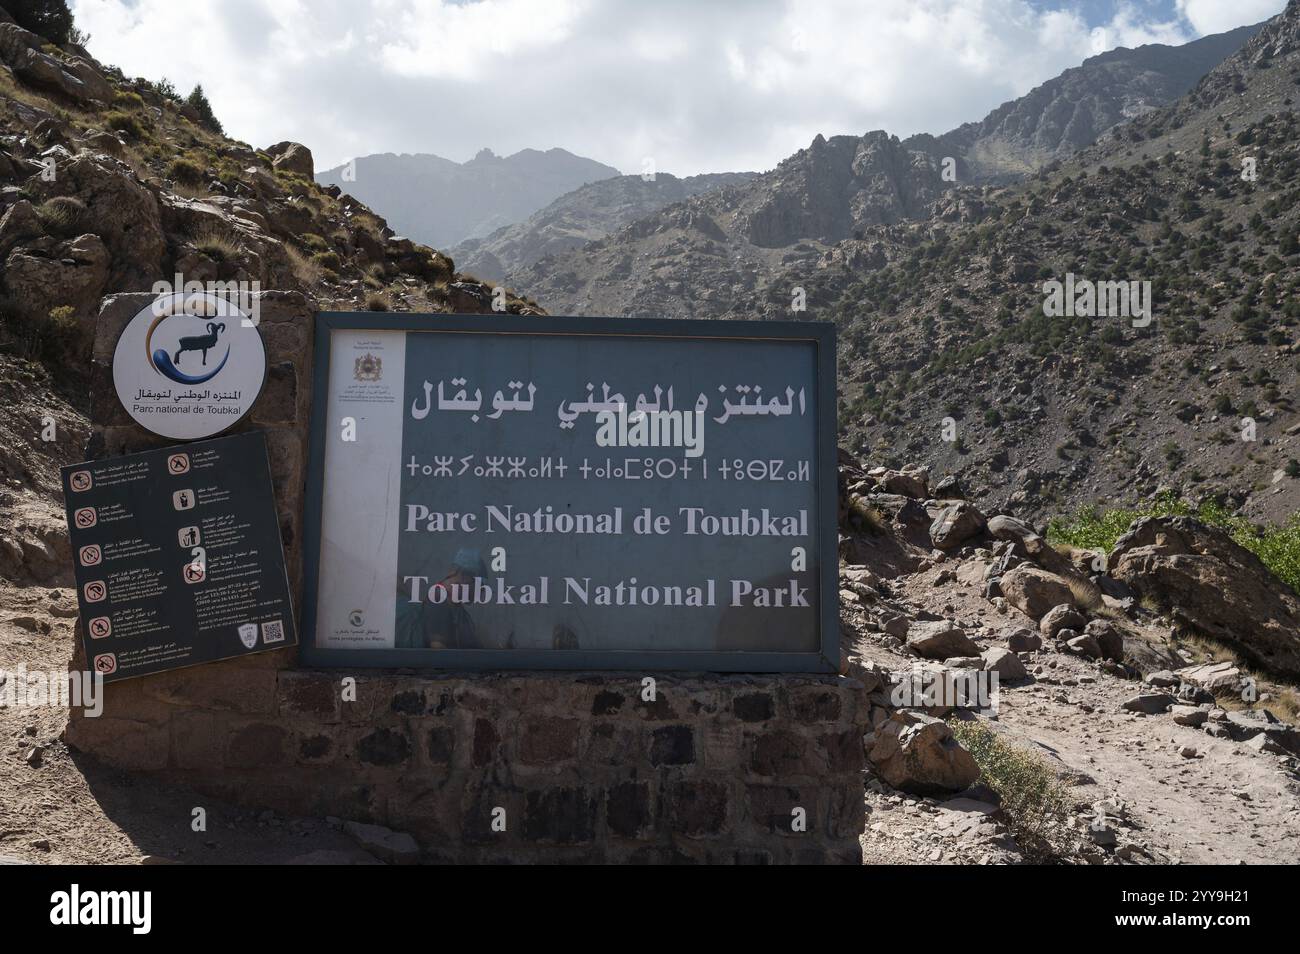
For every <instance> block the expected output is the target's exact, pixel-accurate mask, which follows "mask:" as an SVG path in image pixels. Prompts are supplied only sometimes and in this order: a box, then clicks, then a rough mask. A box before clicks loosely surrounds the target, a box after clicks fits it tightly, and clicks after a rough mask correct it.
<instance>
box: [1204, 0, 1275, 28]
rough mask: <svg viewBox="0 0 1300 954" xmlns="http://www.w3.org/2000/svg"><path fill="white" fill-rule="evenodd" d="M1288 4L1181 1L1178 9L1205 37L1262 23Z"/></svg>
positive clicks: (1239, 0)
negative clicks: (1249, 24)
mask: <svg viewBox="0 0 1300 954" xmlns="http://www.w3.org/2000/svg"><path fill="white" fill-rule="evenodd" d="M1285 7H1286V0H1178V12H1179V13H1181V14H1182V15H1183V16H1185V17H1187V21H1188V22H1189V23H1191V25H1192V26H1193V27H1195V28H1196V32H1197V33H1198V34H1200V35H1202V36H1204V35H1205V34H1207V33H1223V32H1225V31H1227V30H1233V29H1236V28H1237V27H1239V26H1245V25H1247V24H1248V23H1259V22H1260V21H1261V20H1267V19H1268V18H1269V17H1272V16H1276V15H1277V14H1279V13H1281V12H1282V10H1283V8H1285Z"/></svg>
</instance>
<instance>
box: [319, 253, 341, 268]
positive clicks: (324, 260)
mask: <svg viewBox="0 0 1300 954" xmlns="http://www.w3.org/2000/svg"><path fill="white" fill-rule="evenodd" d="M311 260H312V261H313V262H315V263H316V264H317V265H319V266H320V267H321V268H324V269H328V270H329V271H331V272H337V271H338V270H339V269H340V268H342V267H343V260H342V259H340V258H339V253H338V252H317V253H316V254H315V255H313V256H312V257H311Z"/></svg>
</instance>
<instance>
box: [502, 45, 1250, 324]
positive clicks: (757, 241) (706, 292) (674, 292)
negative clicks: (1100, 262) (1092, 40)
mask: <svg viewBox="0 0 1300 954" xmlns="http://www.w3.org/2000/svg"><path fill="white" fill-rule="evenodd" d="M1258 30H1259V27H1258V26H1251V27H1242V28H1240V29H1238V30H1233V31H1231V32H1229V33H1224V34H1220V35H1216V36H1211V37H1205V38H1203V39H1201V40H1197V41H1195V42H1193V43H1189V44H1186V45H1184V46H1180V47H1171V46H1165V45H1162V44H1151V45H1147V46H1142V47H1139V48H1138V49H1136V50H1129V49H1126V48H1119V49H1116V50H1112V51H1110V52H1108V53H1105V54H1102V55H1100V56H1095V57H1092V58H1090V59H1088V60H1086V61H1085V62H1084V63H1083V64H1082V65H1081V66H1079V67H1076V68H1074V69H1071V70H1067V71H1066V72H1065V73H1063V74H1062V75H1061V76H1059V77H1057V78H1055V79H1053V80H1050V81H1049V82H1047V83H1044V84H1042V85H1041V86H1039V87H1037V88H1036V89H1034V90H1032V91H1031V92H1029V93H1028V94H1026V95H1025V96H1023V97H1021V98H1020V99H1018V100H1014V101H1012V102H1009V103H1005V104H1003V105H1002V106H1000V107H998V108H997V109H996V110H994V111H993V112H992V113H990V114H989V115H988V116H987V117H985V119H984V120H982V121H981V122H979V123H968V124H966V125H964V126H961V127H958V128H957V129H955V130H952V131H951V132H948V133H945V134H943V135H940V136H931V135H918V136H912V137H910V138H908V139H905V140H900V139H898V138H897V137H896V136H891V135H889V134H888V133H887V132H884V131H880V130H877V131H873V132H869V133H867V134H866V135H864V136H832V137H830V138H829V139H827V138H825V137H823V136H820V135H819V136H818V137H817V138H816V139H815V140H814V141H813V142H812V144H811V145H810V146H809V147H808V148H807V149H802V150H800V151H799V152H797V153H795V154H794V155H793V156H790V157H789V158H788V159H785V160H784V161H782V162H781V163H780V164H779V165H778V166H777V168H776V169H774V170H773V171H771V172H769V173H766V174H764V175H761V176H757V177H755V178H754V179H752V180H751V181H750V182H748V183H747V184H744V185H740V186H737V187H735V188H731V189H721V190H718V191H717V192H714V193H708V194H705V195H701V196H697V197H695V198H693V199H689V200H687V202H686V208H684V209H683V208H678V207H677V206H669V207H667V208H665V209H663V210H662V211H660V212H658V213H656V214H655V215H650V216H646V217H645V218H644V219H642V220H641V221H638V222H636V223H635V224H634V225H630V226H629V227H627V228H626V229H625V230H624V231H622V232H619V233H616V234H614V235H611V236H609V238H608V240H606V241H598V242H593V243H591V244H590V245H588V246H585V247H583V248H580V249H576V250H574V251H573V252H570V253H569V254H567V255H566V254H561V255H557V256H556V257H555V259H554V260H551V261H547V262H544V263H538V264H535V265H533V266H531V267H530V266H528V265H524V266H523V267H520V268H516V269H515V271H513V272H511V273H510V274H509V276H508V278H509V281H510V283H511V284H512V285H514V286H518V287H524V288H528V289H530V291H531V292H532V293H533V294H536V295H540V296H543V297H544V298H545V299H546V300H547V301H548V302H550V307H551V308H552V310H553V311H556V312H557V313H558V312H563V313H566V314H580V313H589V314H615V315H650V314H659V315H668V316H677V317H717V316H720V315H722V314H725V313H726V312H727V308H725V307H722V305H723V303H724V302H726V301H727V299H728V296H729V294H730V293H731V292H737V291H753V290H754V289H756V288H758V287H760V286H762V285H763V284H765V280H766V279H767V278H768V277H769V276H770V275H771V274H772V272H773V271H774V270H779V267H780V266H783V265H788V264H791V263H797V262H802V261H809V260H811V259H812V258H815V257H816V255H817V254H818V250H817V249H816V248H814V247H813V245H817V246H821V247H823V248H824V247H825V246H828V245H832V244H834V243H836V242H840V241H843V240H846V239H852V238H855V237H860V236H861V235H862V234H863V233H864V231H865V230H867V229H870V228H872V227H874V226H880V225H890V224H894V223H898V222H904V221H916V220H924V219H927V218H929V217H930V216H931V215H932V213H933V204H934V202H935V201H936V200H937V199H938V198H939V197H940V196H941V195H943V194H944V193H945V192H947V191H949V190H950V189H951V188H952V187H953V186H954V185H956V184H972V183H974V184H984V183H990V184H991V183H1005V182H1010V181H1016V180H1019V179H1022V178H1024V177H1025V176H1026V175H1028V174H1030V173H1032V172H1034V171H1036V170H1038V169H1040V168H1042V167H1044V166H1045V165H1047V164H1048V163H1050V162H1053V161H1056V160H1059V159H1062V158H1065V157H1068V156H1070V155H1071V154H1073V153H1074V152H1076V151H1077V150H1079V149H1081V148H1082V147H1084V146H1087V145H1089V144H1090V143H1092V142H1094V141H1096V140H1097V139H1098V138H1100V137H1102V136H1103V135H1105V134H1106V133H1107V132H1108V131H1109V130H1111V129H1112V128H1114V127H1115V126H1116V124H1118V123H1122V122H1124V121H1126V120H1128V119H1131V118H1132V117H1134V116H1137V115H1141V114H1142V113H1144V112H1146V111H1148V110H1151V109H1154V108H1156V107H1158V106H1164V105H1168V104H1170V103H1172V102H1173V101H1175V100H1176V99H1177V98H1178V97H1179V96H1181V95H1182V94H1184V93H1186V92H1187V91H1188V90H1189V89H1190V88H1191V87H1192V86H1193V85H1194V84H1195V83H1196V81H1197V80H1199V79H1200V77H1202V76H1204V75H1205V74H1206V73H1207V72H1208V71H1209V70H1210V69H1211V68H1213V67H1214V66H1215V65H1216V64H1218V63H1220V62H1221V61H1222V60H1223V59H1224V58H1225V57H1226V56H1227V55H1228V54H1229V53H1231V52H1232V51H1234V50H1235V49H1237V48H1238V47H1240V46H1241V44H1242V43H1244V42H1245V41H1246V40H1247V39H1249V38H1250V37H1252V36H1253V35H1254V34H1255V33H1256V32H1257V31H1258ZM946 160H951V163H950V164H947V167H948V169H949V171H950V173H951V174H950V175H948V176H947V177H945V167H946ZM954 180H955V181H954ZM683 223H685V227H683ZM808 243H813V245H809V244H808ZM632 261H639V262H646V263H649V267H648V268H646V269H643V270H638V274H633V273H632V272H631V271H630V270H629V269H628V263H630V262H632ZM688 262H689V263H692V264H695V263H698V264H699V265H701V266H703V274H701V275H699V276H698V279H697V278H695V277H693V276H691V275H690V274H689V268H688V267H687V263H688ZM643 278H644V281H643ZM661 279H662V280H661ZM692 289H694V291H692Z"/></svg>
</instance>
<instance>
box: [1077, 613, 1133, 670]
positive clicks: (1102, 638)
mask: <svg viewBox="0 0 1300 954" xmlns="http://www.w3.org/2000/svg"><path fill="white" fill-rule="evenodd" d="M1083 632H1084V634H1085V635H1089V636H1095V637H1096V639H1097V645H1098V646H1099V647H1100V648H1101V655H1102V658H1104V659H1110V660H1112V661H1114V662H1121V661H1123V659H1124V635H1123V634H1122V633H1121V632H1120V631H1119V630H1118V629H1117V628H1116V627H1115V625H1114V624H1113V623H1110V622H1108V621H1106V620H1104V619H1094V620H1093V621H1092V622H1091V623H1089V624H1088V625H1087V626H1085V627H1084V628H1083Z"/></svg>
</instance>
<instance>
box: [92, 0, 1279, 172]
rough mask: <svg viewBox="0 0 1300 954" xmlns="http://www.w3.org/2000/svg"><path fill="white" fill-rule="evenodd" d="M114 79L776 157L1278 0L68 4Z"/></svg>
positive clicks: (475, 145) (232, 104)
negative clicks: (119, 73)
mask: <svg viewBox="0 0 1300 954" xmlns="http://www.w3.org/2000/svg"><path fill="white" fill-rule="evenodd" d="M72 5H73V8H74V11H75V13H76V19H77V24H78V26H79V27H80V28H81V29H82V30H85V31H87V32H89V33H90V35H91V40H90V50H91V52H92V53H94V54H95V56H96V57H97V58H99V59H100V60H101V61H103V62H105V63H110V64H114V65H116V66H119V67H121V68H122V69H123V70H124V71H125V72H126V73H127V74H128V75H134V76H146V77H149V78H150V79H158V78H159V77H162V76H166V77H167V78H168V79H170V80H171V81H172V82H173V83H174V84H175V85H176V87H177V88H178V89H180V90H181V91H182V92H188V91H189V90H190V89H191V88H192V87H193V86H194V85H195V84H196V83H202V84H203V87H204V89H205V90H206V91H207V93H208V96H209V99H210V100H211V101H212V104H213V107H214V108H215V110H216V113H217V115H218V117H219V118H220V119H221V121H222V122H223V123H224V124H225V127H226V131H227V133H229V134H230V135H232V136H235V137H237V138H239V139H243V140H246V141H247V142H250V143H252V144H253V145H256V146H265V145H269V144H270V143H273V142H278V141H279V140H282V139H291V140H296V141H299V142H303V143H306V144H307V145H308V146H309V147H310V148H311V149H312V151H313V153H314V154H315V157H316V167H317V169H324V168H326V167H329V166H333V165H337V164H339V163H342V162H344V161H346V160H347V159H348V158H350V157H353V156H359V155H367V154H370V153H376V152H432V153H436V154H438V155H441V156H445V157H447V158H449V159H454V160H457V161H463V160H465V159H468V158H469V157H471V156H472V155H473V154H474V153H476V152H477V151H478V150H479V149H480V148H482V147H484V146H487V147H489V148H491V149H492V150H493V151H495V152H497V153H498V154H501V155H505V154H508V153H511V152H514V151H516V150H519V149H522V148H526V147H532V148H538V149H547V148H550V147H552V146H560V147H563V148H565V149H568V150H570V151H572V152H575V153H578V154H580V155H584V156H589V157H591V158H593V159H598V160H600V161H602V162H606V163H609V164H610V165H613V166H616V167H618V168H619V169H621V170H622V171H624V172H640V171H642V169H643V166H644V164H645V162H646V160H647V158H650V159H652V161H653V163H654V167H655V168H656V169H657V170H658V171H663V172H672V173H676V174H679V175H689V174H693V173H697V172H720V171H727V170H742V169H754V170H763V169H768V168H771V167H772V166H773V165H775V164H776V163H777V162H778V161H779V160H781V159H782V158H784V157H785V156H787V155H789V154H790V153H792V152H794V151H795V150H796V149H799V148H801V147H802V146H805V145H807V144H808V142H809V141H811V140H812V138H813V137H814V136H816V135H817V133H824V134H826V135H832V134H840V133H853V134H861V133H863V132H865V131H867V130H869V129H881V128H883V129H887V130H889V131H890V132H892V133H896V134H898V135H900V136H906V135H910V134H912V133H916V132H933V133H938V132H943V131H945V130H947V129H950V128H952V127H953V126H956V125H959V124H960V123H962V122H966V121H969V120H974V119H978V118H980V117H982V116H983V115H984V114H985V113H986V112H988V111H989V110H990V109H992V108H993V107H995V106H997V105H998V104H1000V103H1002V102H1004V101H1006V100H1008V99H1012V98H1015V97H1017V96H1020V95H1022V94H1024V93H1025V92H1027V91H1028V90H1029V89H1031V88H1032V87H1034V86H1035V85H1037V84H1038V83H1041V82H1043V81H1044V80H1046V79H1049V78H1051V77H1052V76H1055V75H1056V74H1058V73H1060V72H1061V71H1062V70H1064V69H1066V68H1068V67H1071V66H1077V65H1078V64H1079V63H1080V62H1081V61H1082V60H1083V59H1084V58H1085V57H1087V56H1090V55H1092V54H1094V53H1098V52H1101V51H1103V50H1107V49H1111V48H1113V47H1116V46H1136V45H1139V44H1142V43H1152V42H1161V43H1183V42H1187V41H1188V40H1192V39H1195V38H1197V37H1199V36H1204V35H1206V34H1210V33H1218V32H1222V31H1224V30H1229V29H1232V28H1233V27H1237V26H1241V25H1243V24H1247V23H1255V22H1258V21H1260V20H1263V19H1266V18H1267V17H1270V16H1272V15H1274V14H1275V13H1277V12H1279V11H1280V10H1281V9H1282V8H1283V7H1284V6H1285V0H730V2H728V0H653V2H646V0H459V2H452V0H73V4H72Z"/></svg>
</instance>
